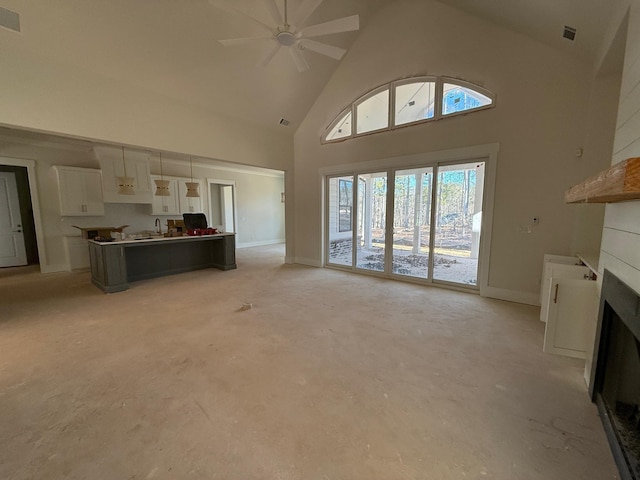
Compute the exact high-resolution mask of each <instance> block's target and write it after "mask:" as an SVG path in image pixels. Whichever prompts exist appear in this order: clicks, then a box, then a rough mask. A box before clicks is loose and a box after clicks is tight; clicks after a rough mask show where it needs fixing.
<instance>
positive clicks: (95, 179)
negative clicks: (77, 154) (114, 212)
mask: <svg viewBox="0 0 640 480" xmlns="http://www.w3.org/2000/svg"><path fill="white" fill-rule="evenodd" d="M82 185H83V197H84V204H85V210H86V214H87V215H104V202H103V200H102V172H100V171H99V170H96V171H91V170H89V171H85V172H84V174H83V182H82Z"/></svg>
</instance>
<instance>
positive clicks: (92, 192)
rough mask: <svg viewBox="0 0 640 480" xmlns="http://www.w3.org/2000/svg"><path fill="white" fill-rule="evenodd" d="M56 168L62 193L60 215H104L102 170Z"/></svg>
mask: <svg viewBox="0 0 640 480" xmlns="http://www.w3.org/2000/svg"><path fill="white" fill-rule="evenodd" d="M55 168H56V171H57V175H58V189H59V192H60V215H62V216H99V215H104V203H103V201H102V176H101V173H100V170H94V169H89V168H76V167H55Z"/></svg>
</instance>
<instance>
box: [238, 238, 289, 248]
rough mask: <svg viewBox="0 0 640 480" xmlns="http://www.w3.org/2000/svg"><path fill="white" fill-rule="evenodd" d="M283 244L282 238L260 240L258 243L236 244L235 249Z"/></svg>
mask: <svg viewBox="0 0 640 480" xmlns="http://www.w3.org/2000/svg"><path fill="white" fill-rule="evenodd" d="M279 243H284V238H281V239H277V240H262V241H259V242H243V243H238V244H236V248H251V247H264V246H266V245H277V244H279Z"/></svg>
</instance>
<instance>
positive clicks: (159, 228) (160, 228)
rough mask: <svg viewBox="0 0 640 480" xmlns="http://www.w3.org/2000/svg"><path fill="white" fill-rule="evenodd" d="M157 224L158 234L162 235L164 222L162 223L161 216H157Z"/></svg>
mask: <svg viewBox="0 0 640 480" xmlns="http://www.w3.org/2000/svg"><path fill="white" fill-rule="evenodd" d="M155 225H156V228H157V232H158V235H160V234H161V233H162V224H161V223H160V219H159V218H156V223H155Z"/></svg>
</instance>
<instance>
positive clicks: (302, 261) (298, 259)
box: [294, 257, 322, 268]
mask: <svg viewBox="0 0 640 480" xmlns="http://www.w3.org/2000/svg"><path fill="white" fill-rule="evenodd" d="M294 262H295V263H298V264H300V265H307V266H308V267H317V268H320V267H322V262H320V261H319V260H313V259H311V258H301V257H296V258H295V260H294Z"/></svg>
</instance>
